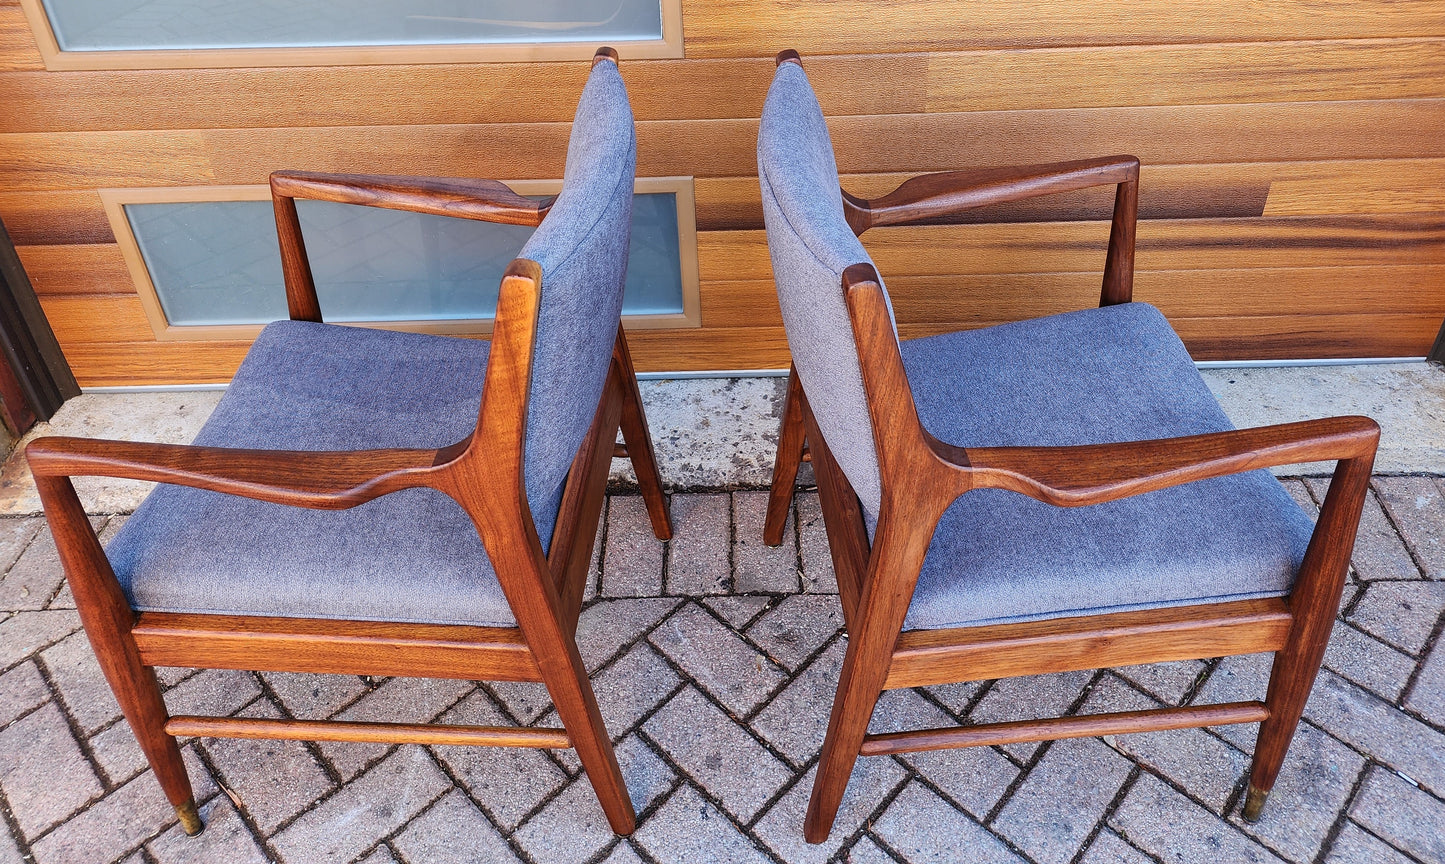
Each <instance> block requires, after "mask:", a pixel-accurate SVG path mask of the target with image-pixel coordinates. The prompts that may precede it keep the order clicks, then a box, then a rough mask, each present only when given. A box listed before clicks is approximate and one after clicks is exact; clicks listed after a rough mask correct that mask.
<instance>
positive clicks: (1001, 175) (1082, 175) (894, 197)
mask: <svg viewBox="0 0 1445 864" xmlns="http://www.w3.org/2000/svg"><path fill="white" fill-rule="evenodd" d="M1138 179H1139V160H1138V159H1136V158H1135V157H1133V156H1104V157H1102V158H1098V159H1080V160H1077V161H1073V162H1052V163H1049V164H1046V165H1021V166H1016V167H1008V168H985V169H980V170H976V171H944V172H940V173H937V174H923V175H920V176H918V177H911V178H909V179H908V180H905V181H903V183H902V184H901V185H899V187H898V188H897V189H894V190H893V191H892V192H889V193H888V194H887V195H884V196H883V197H881V198H872V199H868V200H864V199H862V198H857V197H854V196H852V195H849V194H848V193H846V192H844V193H843V211H844V214H845V215H846V216H847V218H848V224H849V225H851V226H852V227H853V230H854V232H855V233H858V234H862V233H863V232H864V231H865V230H867V229H868V228H874V227H878V226H881V225H904V224H909V223H917V222H928V221H931V220H936V219H940V218H942V217H945V216H949V215H952V214H954V213H957V212H959V211H961V210H969V209H972V208H974V207H982V206H984V205H986V204H1001V203H1003V202H1006V201H1018V200H1019V199H1022V198H1033V197H1036V196H1039V195H1050V194H1053V193H1055V192H1071V191H1073V190H1075V189H1085V188H1088V187H1090V186H1105V185H1114V184H1120V183H1131V182H1136V181H1138Z"/></svg>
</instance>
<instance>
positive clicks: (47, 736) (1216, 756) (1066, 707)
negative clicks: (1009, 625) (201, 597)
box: [0, 476, 1445, 864]
mask: <svg viewBox="0 0 1445 864" xmlns="http://www.w3.org/2000/svg"><path fill="white" fill-rule="evenodd" d="M1287 485H1288V486H1289V487H1290V490H1291V492H1292V494H1294V495H1295V496H1296V497H1297V499H1298V500H1300V501H1301V502H1302V503H1304V504H1305V505H1306V506H1310V507H1313V506H1314V502H1315V501H1316V500H1317V499H1318V498H1319V496H1320V495H1321V493H1322V491H1323V484H1322V483H1317V482H1316V481H1313V480H1309V481H1298V480H1292V481H1288V482H1287ZM1442 493H1445V480H1442V479H1441V478H1435V477H1419V476H1416V477H1379V478H1376V480H1375V483H1374V490H1373V495H1372V496H1371V498H1370V501H1369V503H1368V505H1367V508H1368V509H1367V511H1366V515H1365V520H1364V524H1363V527H1362V528H1361V533H1360V539H1359V546H1358V550H1357V554H1356V556H1355V568H1354V570H1355V572H1354V574H1353V575H1352V577H1351V584H1350V586H1349V588H1348V589H1347V592H1346V597H1345V601H1344V605H1343V606H1342V608H1341V612H1340V618H1341V620H1340V622H1339V623H1338V624H1337V626H1336V628H1335V634H1334V638H1333V641H1332V643H1331V646H1330V650H1329V653H1328V655H1327V657H1326V661H1325V664H1326V667H1327V669H1326V671H1324V672H1323V673H1322V674H1321V677H1320V680H1319V682H1318V684H1317V685H1316V687H1315V692H1314V695H1313V697H1312V699H1311V701H1310V704H1309V708H1308V710H1307V712H1306V719H1305V721H1304V722H1303V723H1302V724H1301V727H1300V731H1299V733H1298V736H1297V737H1296V739H1295V742H1294V746H1293V747H1292V749H1291V751H1290V755H1289V758H1288V760H1287V762H1286V764H1285V768H1284V771H1283V774H1282V776H1281V779H1280V781H1279V785H1278V786H1277V787H1276V790H1275V792H1274V795H1273V796H1272V797H1271V800H1270V803H1269V807H1268V808H1267V810H1266V815H1265V819H1264V820H1263V821H1262V822H1261V823H1259V824H1258V825H1255V826H1249V825H1245V824H1244V823H1242V822H1241V821H1240V820H1239V819H1238V817H1237V810H1238V805H1239V801H1240V797H1241V794H1242V788H1243V785H1242V780H1243V776H1244V772H1245V770H1246V766H1247V765H1248V758H1249V755H1248V754H1249V752H1250V750H1251V748H1252V745H1253V737H1252V736H1253V732H1254V730H1253V728H1252V727H1238V726H1236V727H1225V728H1220V729H1209V730H1186V731H1179V732H1162V733H1153V734H1148V735H1131V736H1120V737H1110V738H1104V739H1081V740H1073V741H1061V742H1056V743H1052V744H1043V745H1038V744H1026V745H1011V746H1008V747H1002V748H983V749H970V750H958V751H950V752H941V753H925V754H916V755H911V756H905V757H902V758H897V759H895V758H874V759H864V760H860V762H859V767H858V769H857V770H856V771H855V773H854V775H853V780H852V785H851V786H850V788H849V794H848V797H847V799H845V802H844V805H843V809H842V813H841V815H840V817H839V819H838V823H837V826H836V828H835V830H834V833H833V836H832V838H830V840H829V842H828V843H826V844H824V845H822V846H809V845H807V844H805V843H804V842H803V840H802V832H801V823H802V815H803V810H804V807H805V806H806V802H807V796H808V792H809V789H810V787H811V783H812V774H813V768H814V765H815V763H816V761H817V755H818V750H819V747H820V745H821V741H822V736H823V730H824V726H825V724H826V719H827V714H828V709H829V706H830V704H831V699H832V694H833V687H834V685H835V684H836V680H837V674H838V668H839V664H840V662H841V658H842V654H843V648H844V646H845V644H846V643H845V639H846V636H845V635H844V634H843V633H842V632H841V629H840V628H841V615H840V612H839V607H838V603H837V598H836V596H835V595H834V594H832V593H830V592H832V591H835V590H836V588H835V583H834V581H833V578H832V572H831V565H830V563H829V559H828V554H827V544H826V540H825V539H824V537H823V531H822V523H821V519H820V516H819V511H818V506H817V500H816V496H815V495H811V494H803V495H801V496H800V498H799V501H798V504H797V508H796V518H795V521H794V525H793V526H792V527H791V529H790V532H789V536H788V538H787V541H786V543H785V544H784V546H783V547H782V548H781V549H770V548H768V547H766V546H763V545H762V543H761V538H760V528H761V521H760V520H761V512H762V508H763V506H764V501H765V493H762V492H735V493H726V492H719V493H699V494H686V495H677V496H675V497H674V499H673V503H672V506H673V512H674V514H675V517H676V522H677V528H678V536H677V538H676V539H674V540H673V541H671V542H670V543H668V544H662V543H659V542H657V541H656V540H654V539H652V536H651V533H650V531H649V530H648V527H647V523H646V515H645V512H644V510H643V508H642V507H641V506H640V502H639V501H638V500H637V499H636V498H633V497H629V496H625V495H624V496H614V497H613V498H611V499H610V503H609V508H608V512H607V517H606V524H605V530H604V533H603V536H602V537H601V538H600V539H599V543H598V549H597V556H596V557H597V565H596V567H595V568H594V573H593V584H592V588H591V589H590V590H589V600H588V605H587V607H586V609H585V611H584V612H583V615H582V621H581V625H580V632H579V639H580V641H581V644H582V649H583V654H584V656H585V659H586V661H587V665H588V667H589V669H591V670H592V673H593V683H594V687H595V689H596V691H597V695H598V700H599V702H600V703H601V708H602V713H603V716H604V717H605V718H606V720H607V724H608V727H609V729H610V731H611V732H612V734H613V736H614V738H615V740H616V742H617V750H618V756H619V759H620V760H621V763H622V765H623V770H624V773H625V774H626V777H627V782H628V785H629V787H630V789H631V791H632V794H633V796H634V798H635V799H636V804H637V807H638V810H639V813H640V814H641V820H640V827H639V828H638V831H637V833H636V834H635V835H633V836H632V837H631V838H626V839H619V838H617V837H615V836H614V835H613V834H612V833H611V831H610V830H608V828H607V825H606V822H605V820H604V819H603V818H602V814H601V812H600V810H599V808H598V806H597V804H596V801H595V799H594V797H593V795H592V791H591V789H590V787H589V786H588V783H587V779H586V777H585V776H583V775H581V774H580V773H579V770H578V766H577V763H576V761H575V759H573V758H571V755H570V753H568V752H558V753H553V752H543V751H535V750H484V749H477V748H450V747H436V748H422V747H413V746H403V747H384V746H379V745H360V744H330V743H328V744H321V745H316V744H304V743H292V742H269V741H265V742H257V741H236V740H193V741H189V742H187V743H186V744H185V747H184V752H185V753H186V756H187V758H188V760H189V762H190V766H191V773H192V777H193V779H194V781H195V783H196V786H197V791H198V792H199V794H200V796H201V797H203V798H204V799H205V803H204V805H203V808H202V810H203V813H204V815H205V817H206V820H207V822H208V823H209V826H208V828H207V829H206V831H205V833H204V834H203V835H201V836H200V837H198V838H194V839H192V838H187V837H185V836H184V835H183V834H182V833H181V832H180V830H179V827H178V826H177V825H176V824H175V820H174V818H173V816H172V813H171V810H170V807H169V806H168V805H167V804H166V802H165V799H164V798H163V796H162V795H161V793H160V790H159V788H158V786H157V785H156V783H155V782H154V780H153V779H152V777H151V774H150V771H149V769H148V768H147V767H146V765H145V760H144V759H143V758H142V757H141V755H140V753H139V750H138V748H137V747H136V745H135V742H134V740H133V738H132V737H131V735H130V730H129V728H128V727H127V725H126V723H125V721H124V720H122V719H120V716H119V711H118V709H117V707H116V704H115V702H114V700H113V699H112V697H111V696H110V692H109V690H108V689H107V687H106V685H105V682H104V681H103V680H102V678H101V676H100V674H99V670H98V668H97V666H96V664H95V659H94V657H93V656H92V654H91V652H90V648H89V645H88V644H87V643H86V641H85V638H84V634H83V633H81V632H80V631H79V622H78V621H77V619H76V616H75V613H74V611H73V610H72V608H71V607H72V606H73V604H72V603H71V601H70V597H69V593H68V591H67V590H66V589H65V587H64V584H63V579H62V577H61V574H60V571H59V565H58V562H57V561H56V558H55V551H54V547H53V544H52V542H51V540H50V537H49V534H48V532H47V531H46V530H45V529H44V527H43V522H42V520H41V519H40V518H38V517H29V518H11V519H0V571H3V572H4V573H5V574H6V575H5V576H4V578H3V580H0V608H3V609H4V610H6V611H4V612H3V613H0V615H3V620H0V670H3V672H0V809H3V818H4V822H5V828H6V829H7V830H6V831H4V832H0V864H9V862H17V861H33V862H37V864H61V862H79V864H110V862H124V864H172V862H242V864H249V862H264V861H275V862H285V864H312V862H316V864H320V862H336V864H350V862H365V864H390V862H400V864H441V862H509V861H532V862H549V864H550V862H578V864H581V862H599V861H606V862H610V864H621V862H637V861H647V862H659V864H670V862H697V861H728V862H749V861H758V862H767V861H772V862H780V861H781V862H804V861H817V862H822V861H830V860H831V861H853V862H887V861H907V862H918V864H922V862H945V861H947V862H952V861H957V862H993V861H999V862H1017V861H1030V862H1039V864H1065V862H1075V864H1101V862H1144V861H1170V862H1176V861H1187V862H1211V864H1214V862H1218V864H1224V862H1236V861H1249V862H1265V861H1268V862H1274V861H1280V860H1284V861H1291V862H1322V864H1337V862H1408V861H1415V862H1445V800H1442V799H1445V648H1442V647H1440V643H1441V641H1442V640H1441V638H1440V631H1441V626H1442V608H1445V581H1442V580H1445V494H1442ZM124 519H125V516H124V515H112V516H105V515H101V516H97V517H96V524H97V526H98V527H100V528H101V530H102V531H103V532H105V533H109V532H112V531H114V530H115V529H116V528H117V527H118V526H119V525H120V524H121V522H122V521H123V520H124ZM161 672H162V675H161V677H162V679H163V681H164V684H165V686H166V688H167V691H166V700H167V702H168V704H169V705H170V706H171V708H172V710H173V711H184V712H186V713H220V714H238V715H247V716H258V717H282V716H290V717H307V718H321V717H340V718H351V719H362V718H379V719H388V720H403V721H430V720H441V721H444V722H458V723H476V724H495V723H518V724H535V725H555V723H556V718H555V714H554V713H553V711H552V710H551V707H550V705H549V703H548V699H547V694H546V692H545V690H544V689H543V688H542V687H541V685H518V684H496V683H481V684H477V683H469V682H455V681H417V680H409V679H366V678H358V677H346V676H330V677H323V676H312V675H289V674H261V675H255V674H249V673H240V672H224V671H202V672H189V671H182V670H161ZM1266 674H1267V657H1240V658H1230V659H1226V660H1222V661H1221V660H1215V661H1198V662H1184V663H1169V664H1163V665H1159V666H1152V667H1132V668H1123V669H1109V670H1103V671H1099V672H1078V673H1066V674H1059V675H1049V676H1043V677H1040V678H1034V679H1011V680H1005V681H999V682H986V683H977V684H964V685H957V686H950V687H933V688H927V689H922V690H905V691H896V692H891V693H888V694H886V695H885V698H884V699H883V700H882V701H881V703H880V705H879V707H878V711H877V713H876V715H875V719H874V726H875V728H876V729H899V728H910V727H920V726H925V725H942V724H951V723H959V722H981V721H989V720H1004V719H1015V718H1024V717H1030V716H1045V715H1048V714H1052V713H1087V712H1095V711H1108V710H1125V709H1131V708H1143V707H1149V706H1155V705H1182V704H1189V703H1193V702H1203V701H1219V700H1230V699H1237V698H1259V697H1260V696H1261V695H1262V694H1263V691H1264V681H1265V676H1266Z"/></svg>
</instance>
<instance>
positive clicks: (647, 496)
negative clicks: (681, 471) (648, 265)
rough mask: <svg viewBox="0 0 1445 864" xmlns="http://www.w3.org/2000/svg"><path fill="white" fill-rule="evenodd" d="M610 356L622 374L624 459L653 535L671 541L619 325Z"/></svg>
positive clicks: (663, 498) (633, 371) (654, 457)
mask: <svg viewBox="0 0 1445 864" xmlns="http://www.w3.org/2000/svg"><path fill="white" fill-rule="evenodd" d="M612 357H613V361H614V362H615V363H616V364H617V366H618V368H619V369H620V371H621V378H622V440H623V441H624V442H626V444H627V456H628V458H629V459H631V460H632V470H633V472H634V473H636V474H637V485H638V487H640V488H641V489H642V500H643V503H645V504H646V505H647V515H648V517H649V518H651V520H652V533H653V534H654V535H655V536H656V537H657V539H659V540H670V539H672V517H671V515H670V514H669V513H668V510H667V496H666V495H665V494H664V493H663V491H662V475H660V474H659V473H658V471H657V454H656V453H655V452H653V449H652V435H651V434H650V433H649V432H648V429H647V415H646V414H645V413H643V410H642V391H640V390H639V389H638V388H637V370H636V369H635V368H633V365H632V354H631V353H630V352H629V351H628V349H627V336H626V335H625V334H624V333H623V331H622V327H621V326H620V325H619V326H618V328H617V344H616V346H615V347H614V348H613V352H612Z"/></svg>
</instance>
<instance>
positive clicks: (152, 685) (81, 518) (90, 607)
mask: <svg viewBox="0 0 1445 864" xmlns="http://www.w3.org/2000/svg"><path fill="white" fill-rule="evenodd" d="M35 484H36V487H37V488H38V490H39V492H40V499H41V501H42V503H43V504H44V505H45V516H46V518H47V519H48V520H49V522H50V530H51V533H52V534H53V535H54V537H55V546H56V549H57V550H58V551H59V553H60V561H61V563H62V564H63V565H64V567H65V574H66V578H67V579H68V580H69V582H70V589H71V592H72V593H73V594H74V595H75V606H76V610H77V612H79V614H80V621H81V624H83V625H84V626H85V635H86V636H87V637H89V639H90V646H91V648H92V649H93V650H94V651H95V656H96V659H97V660H98V661H99V663H100V668H101V671H102V672H103V673H104V674H105V679H106V681H107V682H109V683H110V689H111V690H112V691H113V692H114V693H115V698H116V701H117V702H119V703H120V707H121V711H122V712H123V713H124V714H125V719H126V720H127V721H129V723H130V728H131V731H132V732H134V733H135V737H136V740H137V741H138V742H139V743H140V747H141V750H142V752H144V753H145V756H146V760H147V761H149V762H150V766H151V770H153V771H154V772H155V775H156V779H157V780H158V781H160V784H161V789H162V790H163V791H164V792H165V793H166V798H168V799H169V800H170V802H171V804H172V806H174V807H175V808H176V816H177V817H179V819H180V821H181V828H182V829H183V830H184V831H185V832H186V833H187V834H189V835H191V836H195V835H197V834H199V833H201V830H202V829H203V828H204V827H205V826H204V825H203V824H202V823H201V817H200V814H199V813H198V812H197V811H196V800H195V795H194V793H193V792H192V791H191V780H190V777H189V776H188V775H187V774H186V764H185V762H184V761H182V759H181V750H180V747H178V746H177V745H176V739H175V738H174V737H172V736H170V735H167V734H166V731H165V727H166V720H167V719H169V716H170V715H169V713H168V712H167V711H166V704H165V701H164V700H163V699H162V698H161V690H160V685H159V683H157V681H156V676H155V672H154V670H152V669H151V668H150V667H149V666H146V665H145V664H144V663H142V662H141V658H140V651H139V649H138V648H137V647H136V644H135V639H134V638H133V637H132V636H131V632H130V631H131V626H132V625H133V623H134V619H135V616H134V613H133V612H132V611H131V608H130V604H129V603H128V602H127V601H126V599H125V595H124V594H123V593H122V592H121V590H120V584H119V583H117V582H116V579H115V574H114V573H113V572H112V571H111V569H110V561H109V560H108V559H107V558H106V557H105V552H104V550H102V549H101V546H100V541H99V540H97V539H96V536H95V531H94V530H92V529H91V527H90V521H89V520H88V519H87V518H86V516H85V510H84V508H83V507H81V504H80V500H79V499H78V498H77V497H76V495H75V488H74V487H73V486H72V485H71V483H70V480H69V479H68V478H65V477H44V476H40V477H36V478H35Z"/></svg>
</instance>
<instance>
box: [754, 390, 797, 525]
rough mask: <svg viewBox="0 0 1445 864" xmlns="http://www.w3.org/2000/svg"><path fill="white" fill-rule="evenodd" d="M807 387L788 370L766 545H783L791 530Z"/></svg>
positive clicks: (775, 459)
mask: <svg viewBox="0 0 1445 864" xmlns="http://www.w3.org/2000/svg"><path fill="white" fill-rule="evenodd" d="M802 393H803V385H802V384H801V383H799V381H798V370H797V369H795V368H794V369H789V370H788V389H787V392H786V394H785V395H784V396H783V419H782V421H781V422H780V424H779V426H778V454H777V456H775V457H774V458H773V482H772V485H771V486H770V487H769V488H768V513H767V518H766V520H765V521H764V522H763V542H764V543H766V544H768V545H769V546H777V545H778V544H780V543H782V542H783V532H784V531H785V530H786V529H787V527H788V511H789V510H790V509H791V508H792V506H793V488H794V487H795V486H796V485H797V483H798V468H799V466H801V465H802V464H803V447H804V439H805V437H806V436H805V434H804V429H803V403H802Z"/></svg>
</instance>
